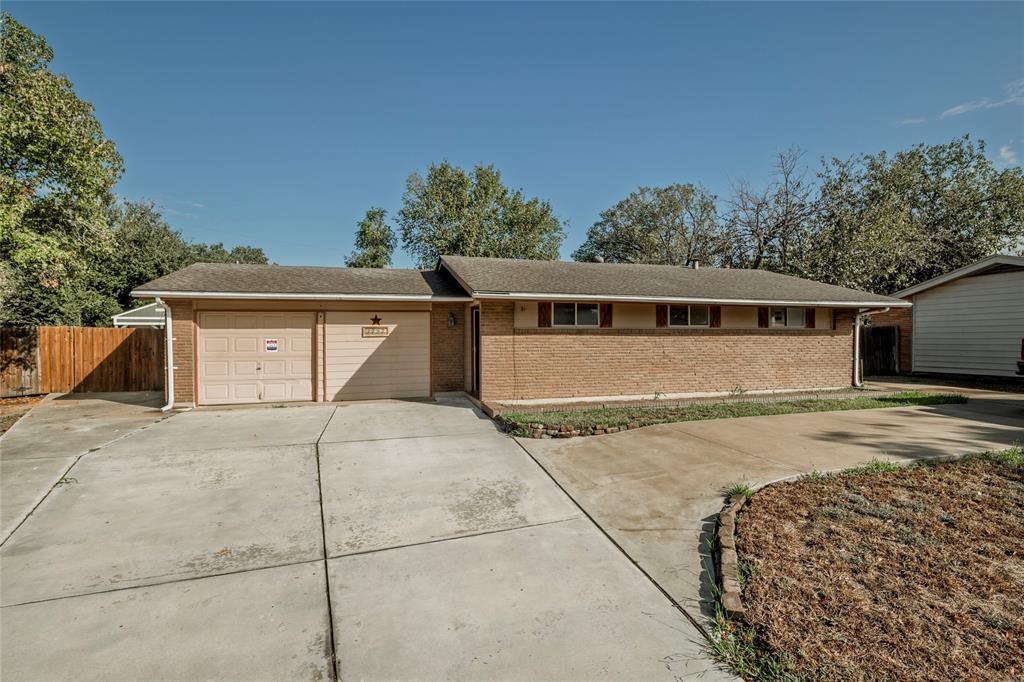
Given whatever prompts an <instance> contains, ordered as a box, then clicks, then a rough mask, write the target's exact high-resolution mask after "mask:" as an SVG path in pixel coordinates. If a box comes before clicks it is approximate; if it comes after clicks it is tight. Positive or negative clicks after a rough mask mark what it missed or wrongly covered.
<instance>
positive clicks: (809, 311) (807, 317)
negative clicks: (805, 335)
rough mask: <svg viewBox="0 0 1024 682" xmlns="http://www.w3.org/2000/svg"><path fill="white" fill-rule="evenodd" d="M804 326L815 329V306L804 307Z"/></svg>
mask: <svg viewBox="0 0 1024 682" xmlns="http://www.w3.org/2000/svg"><path fill="white" fill-rule="evenodd" d="M804 326H805V327H807V328H808V329H814V308H804Z"/></svg>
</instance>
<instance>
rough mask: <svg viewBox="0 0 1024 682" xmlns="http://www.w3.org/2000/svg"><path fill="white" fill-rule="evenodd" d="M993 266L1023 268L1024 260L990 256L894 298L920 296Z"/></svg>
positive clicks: (905, 291) (907, 290) (908, 289)
mask: <svg viewBox="0 0 1024 682" xmlns="http://www.w3.org/2000/svg"><path fill="white" fill-rule="evenodd" d="M993 265H1020V266H1021V267H1024V258H1022V257H1020V256H1007V255H1005V254H996V255H994V256H988V257H987V258H982V259H981V260H980V261H978V262H976V263H971V264H970V265H965V266H964V267H962V268H957V269H956V270H952V271H950V272H947V273H946V274H944V275H939V276H938V277H932V278H931V279H929V280H926V281H924V282H921V283H920V284H915V285H914V286H912V287H907V288H906V289H903V290H901V291H897V292H896V293H895V294H893V296H894V297H896V298H903V297H904V296H913V295H914V294H919V293H921V292H922V291H927V290H928V289H931V288H933V287H937V286H941V285H943V284H947V283H949V282H952V281H953V280H957V279H960V278H961V277H967V276H969V275H973V274H974V273H976V272H980V271H982V270H984V269H986V268H989V267H992V266H993Z"/></svg>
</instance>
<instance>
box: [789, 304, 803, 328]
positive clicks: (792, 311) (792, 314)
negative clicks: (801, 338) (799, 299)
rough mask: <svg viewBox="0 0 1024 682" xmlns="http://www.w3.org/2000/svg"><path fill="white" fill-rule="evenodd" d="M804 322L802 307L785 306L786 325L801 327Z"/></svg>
mask: <svg viewBox="0 0 1024 682" xmlns="http://www.w3.org/2000/svg"><path fill="white" fill-rule="evenodd" d="M804 322H806V320H804V309H803V308H786V326H787V327H803V326H804Z"/></svg>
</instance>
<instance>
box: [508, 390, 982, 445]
mask: <svg viewBox="0 0 1024 682" xmlns="http://www.w3.org/2000/svg"><path fill="white" fill-rule="evenodd" d="M966 402H967V398H965V397H964V396H962V395H948V394H942V393H925V392H922V391H907V392H904V393H896V394H894V395H891V396H860V395H858V396H856V397H852V398H806V399H801V400H780V401H772V402H722V403H703V404H694V405H682V406H675V407H656V406H649V407H602V408H599V409H592V410H572V411H564V412H533V413H531V412H509V413H506V414H502V415H501V419H502V420H503V421H504V422H505V424H506V425H507V427H508V429H509V431H511V432H513V433H515V434H516V435H520V436H528V435H531V433H533V432H534V431H536V429H532V428H531V426H530V425H531V424H544V425H565V426H568V427H569V429H570V430H572V431H579V432H580V433H590V432H594V431H595V430H606V429H607V428H608V427H611V428H613V429H620V428H625V427H627V426H632V427H634V428H635V427H637V426H650V425H652V424H666V423H670V422H686V421H698V420H704V419H729V418H732V417H756V416H764V415H773V414H799V413H803V412H830V411H833V410H870V409H875V408H880V407H910V406H915V405H947V404H951V403H966ZM599 427H600V428H599Z"/></svg>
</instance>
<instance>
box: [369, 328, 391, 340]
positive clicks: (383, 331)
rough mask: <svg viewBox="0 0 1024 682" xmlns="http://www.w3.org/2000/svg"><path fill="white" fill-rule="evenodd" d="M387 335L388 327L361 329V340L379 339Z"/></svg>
mask: <svg viewBox="0 0 1024 682" xmlns="http://www.w3.org/2000/svg"><path fill="white" fill-rule="evenodd" d="M387 335H388V327H363V338H364V339H366V338H371V337H381V336H387Z"/></svg>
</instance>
